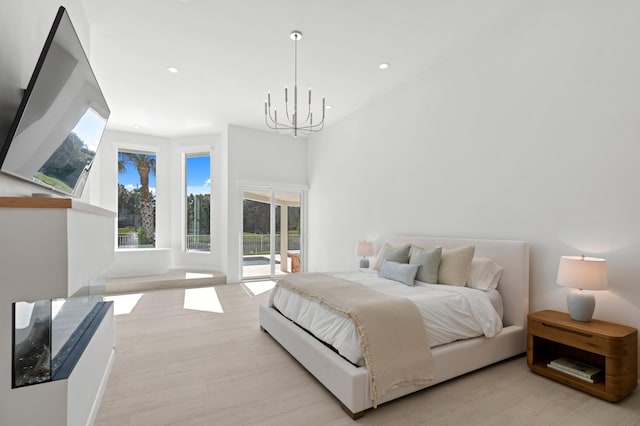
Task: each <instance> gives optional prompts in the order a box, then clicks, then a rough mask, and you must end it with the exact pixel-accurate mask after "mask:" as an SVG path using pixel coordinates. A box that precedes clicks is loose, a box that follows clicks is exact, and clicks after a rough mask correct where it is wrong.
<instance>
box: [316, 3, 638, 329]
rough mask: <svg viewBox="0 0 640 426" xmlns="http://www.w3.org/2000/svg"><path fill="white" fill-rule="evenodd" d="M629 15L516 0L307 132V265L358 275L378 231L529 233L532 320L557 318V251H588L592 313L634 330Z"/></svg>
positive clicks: (611, 6)
mask: <svg viewBox="0 0 640 426" xmlns="http://www.w3.org/2000/svg"><path fill="white" fill-rule="evenodd" d="M637 16H640V3H639V2H637V1H616V2H615V3H611V2H603V1H596V0H593V1H563V2H557V1H535V2H534V1H531V2H523V4H521V6H520V7H519V8H517V9H514V11H513V12H512V14H511V15H510V16H506V17H504V19H503V20H502V21H498V22H496V23H494V25H492V26H491V27H488V28H485V29H483V30H482V31H479V32H478V33H476V34H473V35H472V38H470V39H469V40H467V42H466V43H464V44H460V45H457V46H455V47H454V48H453V49H451V50H450V51H449V52H448V54H446V55H443V56H441V57H440V58H438V60H437V61H436V62H435V63H434V64H433V66H432V67H431V68H430V69H428V70H426V71H425V72H423V73H422V74H421V75H419V76H418V77H417V78H415V79H414V80H412V81H410V82H408V83H407V84H405V85H403V86H402V87H399V88H397V89H396V90H394V91H392V92H390V93H388V94H386V95H385V96H383V97H381V98H379V99H377V100H376V101H375V102H373V103H372V104H370V105H368V106H366V107H365V108H363V109H361V110H360V111H358V112H356V113H354V114H353V115H351V116H350V117H347V118H346V119H345V120H343V121H342V122H340V123H335V124H333V125H332V126H330V127H329V128H327V129H326V130H325V131H324V132H323V133H320V134H319V135H318V136H315V137H313V138H312V139H311V140H310V142H309V184H310V195H309V203H310V205H309V221H310V229H311V232H310V241H309V244H310V246H309V255H310V256H309V259H310V270H312V271H322V270H335V269H345V268H353V267H355V266H356V265H357V261H358V260H357V258H356V256H355V243H356V241H357V240H361V239H365V238H366V239H376V238H378V237H381V236H382V235H384V234H394V233H402V232H414V233H420V234H426V235H436V236H450V237H478V238H497V239H517V240H527V241H529V242H530V244H531V280H532V281H531V297H530V302H531V310H532V311H535V310H540V309H556V310H562V311H566V305H565V294H566V291H567V290H566V289H564V288H561V287H559V286H557V285H556V284H555V278H556V273H557V267H558V260H559V257H560V256H561V255H575V254H591V255H596V256H601V257H604V258H606V259H607V260H608V267H609V280H610V290H609V291H606V292H598V293H597V294H596V298H597V307H596V312H595V318H598V319H603V320H610V321H615V322H619V323H623V324H627V325H630V326H633V327H636V328H640V308H639V306H640V286H639V285H638V282H637V281H638V277H639V276H640V263H639V262H638V261H637V259H638V258H640V232H638V224H639V223H640V222H639V220H640V219H639V218H640V197H638V183H639V182H640V168H639V167H638V165H637V163H638V158H640V143H639V141H640V125H639V123H640V79H639V78H638V76H640V56H638V55H636V54H634V52H636V51H637V42H638V40H640V26H638V25H637V19H636V17H637ZM397 66H401V64H397ZM389 72H393V69H390V70H389Z"/></svg>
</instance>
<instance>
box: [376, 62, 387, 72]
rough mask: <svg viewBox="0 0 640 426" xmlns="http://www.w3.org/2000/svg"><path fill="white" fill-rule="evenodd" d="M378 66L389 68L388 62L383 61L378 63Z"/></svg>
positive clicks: (384, 68) (383, 68)
mask: <svg viewBox="0 0 640 426" xmlns="http://www.w3.org/2000/svg"><path fill="white" fill-rule="evenodd" d="M378 68H380V69H381V70H386V69H387V68H389V63H388V62H383V63H381V64H380V65H378Z"/></svg>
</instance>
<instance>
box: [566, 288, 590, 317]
mask: <svg viewBox="0 0 640 426" xmlns="http://www.w3.org/2000/svg"><path fill="white" fill-rule="evenodd" d="M567 307H568V308H569V316H570V317H571V319H573V320H576V321H582V322H589V321H591V317H592V316H593V311H594V310H595V309H596V298H595V297H594V296H593V294H592V293H590V292H588V291H584V290H577V289H576V290H571V291H570V292H569V294H567Z"/></svg>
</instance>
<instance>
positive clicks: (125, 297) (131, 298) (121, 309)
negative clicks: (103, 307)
mask: <svg viewBox="0 0 640 426" xmlns="http://www.w3.org/2000/svg"><path fill="white" fill-rule="evenodd" d="M142 294H143V293H135V294H119V295H117V296H105V297H104V301H105V302H109V301H111V302H113V315H127V314H130V313H131V311H133V308H135V307H136V305H137V304H138V302H139V301H140V299H141V298H142Z"/></svg>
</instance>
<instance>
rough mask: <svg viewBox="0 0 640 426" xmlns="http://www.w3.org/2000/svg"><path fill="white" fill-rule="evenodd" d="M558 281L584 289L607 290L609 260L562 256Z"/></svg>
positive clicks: (567, 285) (564, 284) (563, 284)
mask: <svg viewBox="0 0 640 426" xmlns="http://www.w3.org/2000/svg"><path fill="white" fill-rule="evenodd" d="M556 281H557V283H558V284H559V285H561V286H564V287H571V288H579V289H582V290H606V289H607V286H608V281H607V261H606V260H605V259H600V258H597V257H584V256H562V257H561V258H560V266H559V267H558V278H557V280H556Z"/></svg>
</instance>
